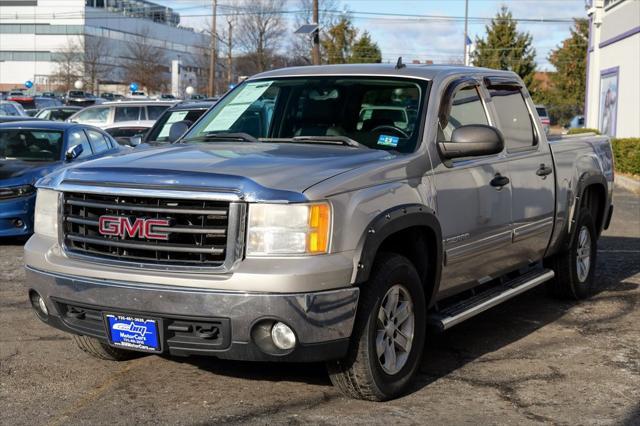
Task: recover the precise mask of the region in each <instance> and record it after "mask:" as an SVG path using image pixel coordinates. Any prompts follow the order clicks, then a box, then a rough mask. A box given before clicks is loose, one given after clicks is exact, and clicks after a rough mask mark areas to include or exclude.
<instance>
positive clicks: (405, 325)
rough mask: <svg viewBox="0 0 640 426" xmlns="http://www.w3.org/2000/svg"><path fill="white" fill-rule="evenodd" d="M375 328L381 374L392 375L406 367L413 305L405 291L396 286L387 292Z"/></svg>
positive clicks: (412, 320) (410, 337)
mask: <svg viewBox="0 0 640 426" xmlns="http://www.w3.org/2000/svg"><path fill="white" fill-rule="evenodd" d="M376 324H377V326H376V355H377V356H378V362H379V363H380V366H381V367H382V370H384V372H385V373H387V374H396V373H398V372H399V371H400V370H402V367H404V365H405V364H406V363H407V359H408V358H409V354H410V353H411V346H412V344H413V333H414V330H415V315H414V312H413V302H412V301H411V295H410V294H409V291H407V289H406V288H405V287H403V286H402V285H400V284H396V285H394V286H392V287H391V288H389V290H387V293H386V294H385V295H384V298H383V299H382V304H381V305H380V309H379V310H378V319H377V322H376Z"/></svg>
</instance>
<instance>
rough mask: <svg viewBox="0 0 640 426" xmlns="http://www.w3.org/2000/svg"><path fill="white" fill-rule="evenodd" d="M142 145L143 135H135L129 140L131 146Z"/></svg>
mask: <svg viewBox="0 0 640 426" xmlns="http://www.w3.org/2000/svg"><path fill="white" fill-rule="evenodd" d="M141 143H142V135H134V136H131V137H130V138H129V145H131V146H138V145H140V144H141Z"/></svg>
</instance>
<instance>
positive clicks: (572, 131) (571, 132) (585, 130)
mask: <svg viewBox="0 0 640 426" xmlns="http://www.w3.org/2000/svg"><path fill="white" fill-rule="evenodd" d="M580 133H595V134H596V135H599V134H600V131H599V130H598V129H588V128H586V127H583V128H581V129H575V128H574V129H569V130H568V131H567V134H568V135H579V134H580Z"/></svg>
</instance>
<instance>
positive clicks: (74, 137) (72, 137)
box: [67, 130, 93, 158]
mask: <svg viewBox="0 0 640 426" xmlns="http://www.w3.org/2000/svg"><path fill="white" fill-rule="evenodd" d="M78 144H80V145H82V154H80V155H79V156H78V158H84V157H90V156H92V155H93V151H92V150H91V145H89V141H88V140H87V137H86V136H85V134H84V132H83V131H82V130H74V131H72V132H71V133H69V144H68V145H67V149H68V148H71V147H72V146H74V145H78Z"/></svg>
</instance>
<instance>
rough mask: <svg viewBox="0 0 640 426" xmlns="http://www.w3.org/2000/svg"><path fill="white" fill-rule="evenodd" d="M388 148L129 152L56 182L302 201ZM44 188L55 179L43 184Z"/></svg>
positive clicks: (385, 155)
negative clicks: (308, 193)
mask: <svg viewBox="0 0 640 426" xmlns="http://www.w3.org/2000/svg"><path fill="white" fill-rule="evenodd" d="M395 156H396V155H395V154H393V153H390V152H387V151H381V150H370V149H355V148H350V147H344V146H333V145H312V144H309V143H306V144H294V143H245V142H240V143H238V142H233V143H226V142H213V143H208V144H197V145H172V146H169V147H166V146H164V147H158V148H151V149H143V150H140V151H134V152H130V153H128V154H126V155H116V156H111V157H106V158H103V159H98V160H94V161H90V162H87V163H84V164H81V165H78V166H75V167H71V168H67V169H66V170H64V171H63V172H62V173H61V175H60V176H58V177H57V178H55V179H48V180H51V181H52V182H53V180H56V181H58V182H64V183H74V184H78V183H79V184H85V185H87V184H93V185H110V186H118V185H122V186H138V187H149V188H165V189H169V188H173V189H179V188H190V189H194V188H197V189H201V190H203V191H215V190H223V191H226V192H229V191H233V192H236V193H238V195H239V196H240V197H242V198H245V199H253V200H270V199H274V200H275V199H277V200H289V201H300V200H304V199H305V198H304V196H302V193H303V192H304V191H305V190H306V189H307V188H309V187H311V186H313V185H315V184H317V183H319V182H321V181H323V180H325V179H328V178H331V177H333V176H336V175H338V174H340V173H344V172H347V171H349V170H352V169H354V168H357V167H360V166H362V165H365V164H369V163H372V162H378V161H386V160H389V159H391V158H394V157H395ZM41 184H42V185H43V186H48V185H52V183H51V182H41Z"/></svg>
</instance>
